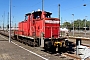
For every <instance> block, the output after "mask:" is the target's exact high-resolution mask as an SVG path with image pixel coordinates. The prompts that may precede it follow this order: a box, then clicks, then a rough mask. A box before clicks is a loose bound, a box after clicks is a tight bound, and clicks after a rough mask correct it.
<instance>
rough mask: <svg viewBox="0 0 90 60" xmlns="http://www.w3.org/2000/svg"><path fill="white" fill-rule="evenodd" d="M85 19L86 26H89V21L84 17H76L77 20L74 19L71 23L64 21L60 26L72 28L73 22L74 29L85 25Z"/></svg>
mask: <svg viewBox="0 0 90 60" xmlns="http://www.w3.org/2000/svg"><path fill="white" fill-rule="evenodd" d="M85 21H86V27H87V28H89V27H90V21H87V20H85V19H83V20H81V19H77V20H74V22H72V23H70V22H64V23H63V25H62V26H61V27H66V28H68V29H72V28H73V23H74V28H75V29H83V28H84V27H85Z"/></svg>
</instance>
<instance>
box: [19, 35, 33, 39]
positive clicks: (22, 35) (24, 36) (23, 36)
mask: <svg viewBox="0 0 90 60" xmlns="http://www.w3.org/2000/svg"><path fill="white" fill-rule="evenodd" d="M18 36H21V37H26V38H30V39H34V38H33V37H30V36H24V35H18Z"/></svg>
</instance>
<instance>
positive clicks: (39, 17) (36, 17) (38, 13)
mask: <svg viewBox="0 0 90 60" xmlns="http://www.w3.org/2000/svg"><path fill="white" fill-rule="evenodd" d="M33 15H34V19H41V11H36V12H34V13H33Z"/></svg>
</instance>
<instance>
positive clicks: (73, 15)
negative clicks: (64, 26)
mask: <svg viewBox="0 0 90 60" xmlns="http://www.w3.org/2000/svg"><path fill="white" fill-rule="evenodd" d="M72 16H73V36H74V14H72Z"/></svg>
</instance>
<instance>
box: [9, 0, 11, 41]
mask: <svg viewBox="0 0 90 60" xmlns="http://www.w3.org/2000/svg"><path fill="white" fill-rule="evenodd" d="M9 1H10V11H9V12H10V19H9V43H10V42H11V0H9Z"/></svg>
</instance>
